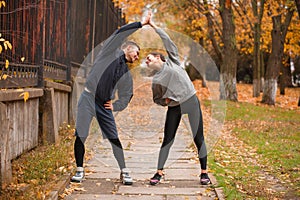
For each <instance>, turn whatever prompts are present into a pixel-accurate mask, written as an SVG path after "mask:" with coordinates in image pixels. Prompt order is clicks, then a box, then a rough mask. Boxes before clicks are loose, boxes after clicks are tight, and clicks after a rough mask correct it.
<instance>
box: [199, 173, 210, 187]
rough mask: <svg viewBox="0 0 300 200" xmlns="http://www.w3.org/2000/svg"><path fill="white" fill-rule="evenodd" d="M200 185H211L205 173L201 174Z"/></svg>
mask: <svg viewBox="0 0 300 200" xmlns="http://www.w3.org/2000/svg"><path fill="white" fill-rule="evenodd" d="M200 183H201V185H208V184H210V183H211V181H210V179H209V177H208V174H207V173H201V175H200Z"/></svg>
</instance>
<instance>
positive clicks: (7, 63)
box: [5, 60, 9, 69]
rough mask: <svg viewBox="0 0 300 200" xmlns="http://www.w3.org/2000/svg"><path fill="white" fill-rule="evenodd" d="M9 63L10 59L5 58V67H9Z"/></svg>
mask: <svg viewBox="0 0 300 200" xmlns="http://www.w3.org/2000/svg"><path fill="white" fill-rule="evenodd" d="M8 65H9V61H8V60H5V69H7V68H8Z"/></svg>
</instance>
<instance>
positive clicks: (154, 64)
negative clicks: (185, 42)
mask: <svg viewBox="0 0 300 200" xmlns="http://www.w3.org/2000/svg"><path fill="white" fill-rule="evenodd" d="M149 25H150V26H152V27H153V28H154V30H155V31H156V33H157V34H158V35H159V36H160V37H161V39H162V41H163V43H164V46H165V48H166V51H167V53H168V59H165V57H164V56H163V55H162V54H161V53H157V52H153V53H150V54H149V55H148V56H147V58H146V65H147V66H148V67H149V68H150V69H153V70H155V71H156V73H155V75H154V76H153V82H152V93H153V100H154V102H155V103H157V104H159V105H161V106H168V111H167V116H166V121H165V127H164V139H163V143H162V145H161V148H160V152H159V158H158V166H157V172H156V173H155V174H154V176H153V177H152V178H151V179H150V184H151V185H156V184H158V183H159V182H160V180H161V178H162V176H163V168H164V165H165V162H166V160H167V158H168V155H169V151H170V148H171V146H172V144H173V142H174V138H175V134H176V131H177V128H178V126H179V122H180V120H181V116H182V114H187V115H188V118H189V123H190V126H191V129H192V132H193V137H194V143H195V145H196V147H197V150H198V155H199V160H200V167H201V175H200V183H201V184H202V185H207V184H210V183H211V182H210V179H209V177H208V174H207V151H206V145H205V142H204V135H203V121H202V112H201V108H200V103H199V100H198V98H197V96H196V90H195V89H194V85H193V83H192V82H191V80H190V78H189V76H188V74H187V73H186V71H185V70H184V69H183V68H182V67H181V64H180V62H179V56H178V49H177V47H176V45H175V44H174V43H173V41H172V40H171V39H170V37H169V36H168V35H167V33H166V32H164V31H163V30H162V29H160V28H159V27H157V26H156V25H155V24H154V23H153V21H152V20H151V19H150V22H149Z"/></svg>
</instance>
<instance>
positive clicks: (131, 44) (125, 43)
mask: <svg viewBox="0 0 300 200" xmlns="http://www.w3.org/2000/svg"><path fill="white" fill-rule="evenodd" d="M128 46H136V47H137V48H138V49H139V50H141V49H140V46H139V45H138V44H137V43H135V42H133V41H130V40H129V41H126V42H124V43H123V44H122V46H121V49H126V48H127V47H128Z"/></svg>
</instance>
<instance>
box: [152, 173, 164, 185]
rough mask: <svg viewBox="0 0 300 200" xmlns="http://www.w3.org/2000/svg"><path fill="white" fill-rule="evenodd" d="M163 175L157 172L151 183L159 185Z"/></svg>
mask: <svg viewBox="0 0 300 200" xmlns="http://www.w3.org/2000/svg"><path fill="white" fill-rule="evenodd" d="M161 178H162V175H160V174H159V173H157V172H156V173H155V174H154V176H153V177H152V178H151V179H150V185H157V184H158V183H159V182H160V179H161Z"/></svg>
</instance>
